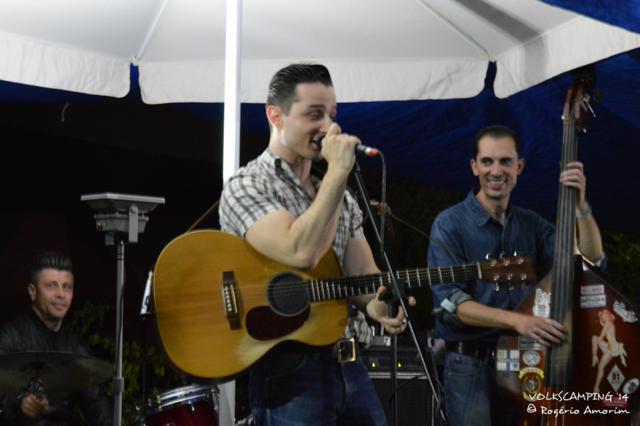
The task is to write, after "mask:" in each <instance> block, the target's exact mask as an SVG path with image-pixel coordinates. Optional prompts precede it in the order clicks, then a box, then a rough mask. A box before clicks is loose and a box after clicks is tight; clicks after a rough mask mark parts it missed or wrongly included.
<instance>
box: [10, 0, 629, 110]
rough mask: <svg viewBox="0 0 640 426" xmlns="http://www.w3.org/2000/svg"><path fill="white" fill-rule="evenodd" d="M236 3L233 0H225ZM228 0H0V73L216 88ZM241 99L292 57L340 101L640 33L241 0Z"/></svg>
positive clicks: (386, 2)
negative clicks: (326, 73) (134, 69)
mask: <svg viewBox="0 0 640 426" xmlns="http://www.w3.org/2000/svg"><path fill="white" fill-rule="evenodd" d="M233 3H235V2H233ZM225 5H226V3H225V1H224V0H136V1H135V2H132V1H129V0H3V1H2V2H0V79H3V80H8V81H13V82H18V83H25V84H31V85H36V86H43V87H52V88H56V89H64V90H71V91H75V92H83V93H91V94H97V95H106V96H114V97H121V96H124V95H126V94H127V93H128V91H129V70H130V65H131V64H133V65H137V66H138V67H139V72H140V87H141V91H142V97H143V100H144V101H145V102H147V103H151V104H155V103H166V102H222V101H223V100H224V69H225V67H224V63H225V61H224V53H225V48H224V46H225V43H224V38H225ZM243 9H244V13H243V18H242V19H243V22H242V25H243V31H242V37H241V39H240V42H241V45H242V52H243V54H242V74H241V77H242V80H241V81H242V90H241V100H242V101H243V102H264V100H265V97H266V87H267V83H268V80H269V78H270V76H271V75H272V74H273V73H274V72H275V71H276V70H277V69H279V68H280V67H282V66H284V65H286V64H288V63H291V62H294V61H314V62H321V63H324V64H326V65H327V66H328V67H329V68H330V70H331V72H332V74H333V76H334V80H335V81H334V82H335V84H336V88H337V92H338V93H339V96H340V100H341V101H344V102H359V101H378V100H405V99H447V98H461V97H471V96H474V95H476V94H477V93H479V92H480V90H481V89H482V87H483V82H484V76H485V72H486V69H487V65H488V62H489V61H495V62H496V63H497V75H496V79H495V93H496V95H497V96H499V97H506V96H509V95H511V94H513V93H515V92H518V91H520V90H523V89H525V88H527V87H530V86H532V85H535V84H537V83H539V82H541V81H544V80H546V79H548V78H550V77H553V76H555V75H558V74H560V73H562V72H564V71H567V70H569V69H573V68H576V67H578V66H581V65H584V64H586V63H591V62H594V61H597V60H599V59H602V58H605V57H608V56H611V55H614V54H616V53H620V52H623V51H626V50H630V49H632V48H635V47H638V46H640V35H638V34H635V33H631V32H628V31H626V30H623V29H620V28H617V27H613V26H610V25H607V24H604V23H601V22H598V21H595V20H592V19H590V18H586V17H584V16H580V15H577V14H575V13H572V12H568V11H565V10H562V9H558V8H554V7H552V6H548V5H546V4H544V3H541V2H539V1H537V0H508V1H505V0H482V1H477V0H475V1H471V0H325V1H322V2H317V1H310V0H268V1H267V0H244V7H243Z"/></svg>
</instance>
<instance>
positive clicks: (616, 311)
mask: <svg viewBox="0 0 640 426" xmlns="http://www.w3.org/2000/svg"><path fill="white" fill-rule="evenodd" d="M592 85H593V76H592V75H589V74H583V75H580V76H578V77H576V80H575V82H574V84H573V86H572V87H571V89H570V90H569V91H568V94H567V97H566V100H565V104H564V109H563V117H562V118H563V141H562V157H561V158H562V159H561V167H562V169H563V170H564V169H565V168H566V165H567V164H568V163H570V162H572V161H577V159H578V155H577V154H578V137H579V135H581V134H582V133H584V132H585V131H586V126H585V123H586V107H588V106H589V105H588V102H589V99H590V88H591V87H590V86H592ZM576 197H577V190H576V189H575V188H570V187H566V186H564V185H562V184H560V189H559V193H558V204H557V206H558V208H557V218H556V236H555V256H554V260H553V266H552V269H551V272H549V274H547V276H546V277H545V278H543V279H542V281H540V282H539V283H538V284H537V285H536V286H535V288H534V289H533V291H532V293H531V295H530V296H529V297H528V298H527V299H525V300H524V301H523V303H522V304H521V305H520V306H519V307H518V309H517V311H518V312H521V313H525V314H529V315H537V316H546V317H550V318H552V319H554V320H556V321H558V322H560V323H561V324H563V325H564V327H565V328H566V329H567V333H566V340H565V341H563V342H562V343H561V344H557V345H553V346H551V347H550V348H547V347H545V346H542V345H540V344H538V343H537V342H535V341H534V340H533V339H531V338H529V337H527V336H517V335H512V334H508V335H503V336H501V337H500V338H499V340H498V344H497V348H496V381H497V385H498V392H499V393H500V397H501V398H506V399H508V400H510V402H511V404H509V406H510V408H507V405H506V404H505V410H507V409H509V410H511V411H512V412H511V414H512V417H513V418H514V422H515V424H519V425H527V426H532V425H566V426H568V425H603V426H604V425H630V424H633V425H637V424H640V420H639V418H640V414H639V413H638V411H639V404H638V402H639V399H640V389H639V388H640V322H639V319H640V315H639V313H638V310H637V309H636V308H634V307H633V306H632V305H631V303H629V301H628V300H627V299H626V298H625V297H624V296H623V295H622V294H620V293H619V292H618V291H617V290H616V289H614V288H612V287H611V286H610V285H608V284H607V283H606V282H605V281H604V280H603V279H602V278H601V277H600V276H598V275H597V274H596V273H595V272H594V270H593V268H592V266H591V265H590V264H588V262H586V261H585V260H584V259H583V258H582V257H581V256H579V255H576V253H575V229H576Z"/></svg>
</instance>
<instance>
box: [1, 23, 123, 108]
mask: <svg viewBox="0 0 640 426" xmlns="http://www.w3.org/2000/svg"><path fill="white" fill-rule="evenodd" d="M0 78H1V79H2V80H6V81H11V82H15V83H23V84H30V85H34V86H41V87H49V88H55V89H62V90H68V91H71V92H80V93H89V94H94V95H104V96H113V97H117V98H120V97H123V96H125V95H126V94H127V93H129V81H130V80H129V61H127V60H124V59H121V58H117V57H111V56H108V55H104V54H96V53H92V52H87V51H85V50H81V49H78V48H75V47H70V46H66V45H61V44H48V43H44V42H42V41H41V40H36V39H31V38H29V37H24V36H20V35H16V34H11V33H7V32H0Z"/></svg>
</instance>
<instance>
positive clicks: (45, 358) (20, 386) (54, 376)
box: [0, 351, 113, 393]
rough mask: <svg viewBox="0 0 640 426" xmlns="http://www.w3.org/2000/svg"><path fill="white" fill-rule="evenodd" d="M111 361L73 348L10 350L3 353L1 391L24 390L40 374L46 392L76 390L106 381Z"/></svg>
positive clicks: (110, 374)
mask: <svg viewBox="0 0 640 426" xmlns="http://www.w3.org/2000/svg"><path fill="white" fill-rule="evenodd" d="M112 374H113V369H112V367H111V364H110V363H109V362H107V361H104V360H102V359H99V358H96V357H92V356H89V355H81V354H75V353H71V352H47V351H43V352H11V353H5V354H0V391H2V392H9V393H14V392H16V393H17V392H21V391H23V390H24V389H25V388H26V387H27V386H29V383H30V382H31V380H32V379H34V378H37V379H39V380H40V382H41V383H42V384H43V385H44V387H45V389H46V392H49V393H55V392H75V391H78V390H81V389H84V388H88V387H90V386H94V385H98V384H100V383H103V382H105V381H106V380H107V379H109V377H111V376H112Z"/></svg>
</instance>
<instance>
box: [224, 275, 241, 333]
mask: <svg viewBox="0 0 640 426" xmlns="http://www.w3.org/2000/svg"><path fill="white" fill-rule="evenodd" d="M222 301H223V305H224V311H225V316H226V317H227V321H229V328H230V329H231V330H238V329H240V309H238V305H239V304H238V293H237V291H236V283H235V275H234V274H233V271H224V272H223V273H222Z"/></svg>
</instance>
